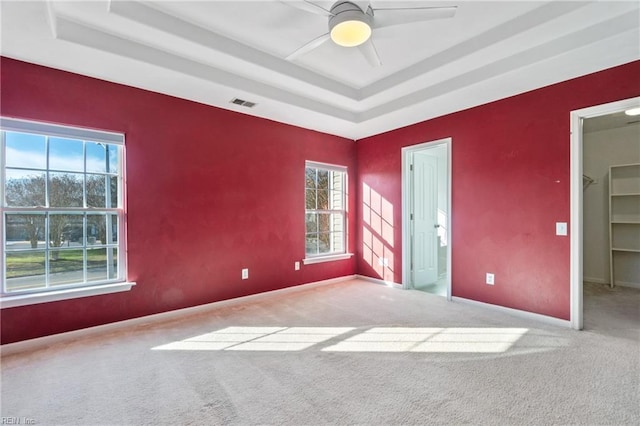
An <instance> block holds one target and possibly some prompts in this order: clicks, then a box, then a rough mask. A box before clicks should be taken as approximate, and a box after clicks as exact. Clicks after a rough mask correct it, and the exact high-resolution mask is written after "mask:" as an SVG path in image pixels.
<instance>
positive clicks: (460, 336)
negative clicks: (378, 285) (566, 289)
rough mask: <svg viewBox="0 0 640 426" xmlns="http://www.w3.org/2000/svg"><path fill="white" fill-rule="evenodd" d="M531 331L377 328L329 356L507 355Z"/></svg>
mask: <svg viewBox="0 0 640 426" xmlns="http://www.w3.org/2000/svg"><path fill="white" fill-rule="evenodd" d="M527 331H529V329H527V328H488V327H473V328H469V327H465V328H461V327H449V328H406V327H376V328H372V329H369V330H367V331H365V332H363V333H360V334H358V335H355V336H352V337H349V338H348V339H345V340H343V341H341V342H338V343H337V344H335V345H333V346H329V347H327V348H324V349H322V350H323V351H327V352H438V353H442V352H446V353H452V352H457V353H501V352H506V351H508V350H509V348H511V347H512V346H513V344H514V343H516V342H517V341H518V340H520V338H521V337H522V336H524V334H525V333H526V332H527Z"/></svg>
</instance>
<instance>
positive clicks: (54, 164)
mask: <svg viewBox="0 0 640 426" xmlns="http://www.w3.org/2000/svg"><path fill="white" fill-rule="evenodd" d="M82 146H83V143H82V141H78V140H75V139H61V138H49V169H51V170H69V171H76V172H82V171H84V154H83V152H82V149H83V148H82Z"/></svg>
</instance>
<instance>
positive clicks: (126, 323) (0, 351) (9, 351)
mask: <svg viewBox="0 0 640 426" xmlns="http://www.w3.org/2000/svg"><path fill="white" fill-rule="evenodd" d="M356 277H357V276H356V275H345V276H343V277H338V278H331V279H328V280H323V281H315V282H312V283H307V284H299V285H294V286H291V287H285V288H281V289H278V290H272V291H266V292H263V293H256V294H250V295H248V296H242V297H236V298H234V299H228V300H221V301H219V302H212V303H207V304H205V305H198V306H192V307H189V308H182V309H176V310H173V311H167V312H160V313H158V314H152V315H147V316H144V317H140V318H132V319H128V320H123V321H117V322H112V323H109V324H103V325H97V326H94V327H89V328H83V329H81V330H73V331H67V332H65V333H59V334H52V335H50V336H43V337H37V338H35V339H29V340H23V341H20V342H15V343H7V344H5V345H2V346H0V356H2V357H4V356H8V355H13V354H16V353H20V352H31V351H34V350H37V349H41V348H44V347H46V346H51V345H54V344H58V343H63V342H68V341H71V340H78V339H81V338H85V337H89V336H93V335H96V334H101V333H107V332H113V331H118V330H121V329H123V328H130V327H135V326H139V325H148V324H152V323H156V322H162V321H169V320H172V319H176V318H184V317H185V316H187V315H195V314H201V313H204V312H206V311H209V310H214V309H219V308H221V307H226V306H232V305H235V304H239V303H247V302H252V301H257V300H260V299H263V298H267V297H272V296H274V295H279V294H285V293H295V292H298V291H303V290H308V289H310V288H314V287H319V286H324V285H328V284H335V283H339V282H342V281H348V280H352V279H355V278H356Z"/></svg>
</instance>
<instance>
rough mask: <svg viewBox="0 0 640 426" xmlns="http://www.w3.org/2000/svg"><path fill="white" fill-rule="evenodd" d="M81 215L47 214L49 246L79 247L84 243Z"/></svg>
mask: <svg viewBox="0 0 640 426" xmlns="http://www.w3.org/2000/svg"><path fill="white" fill-rule="evenodd" d="M82 229H83V216H82V215H80V214H53V213H52V214H50V215H49V247H51V248H54V247H79V246H80V247H81V246H83V245H84V233H83V231H82Z"/></svg>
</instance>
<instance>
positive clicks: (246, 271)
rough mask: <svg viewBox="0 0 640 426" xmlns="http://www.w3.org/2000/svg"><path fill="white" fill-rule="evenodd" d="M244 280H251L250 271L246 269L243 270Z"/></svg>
mask: <svg viewBox="0 0 640 426" xmlns="http://www.w3.org/2000/svg"><path fill="white" fill-rule="evenodd" d="M242 279H243V280H247V279H249V269H247V268H244V269H243V270H242Z"/></svg>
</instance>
